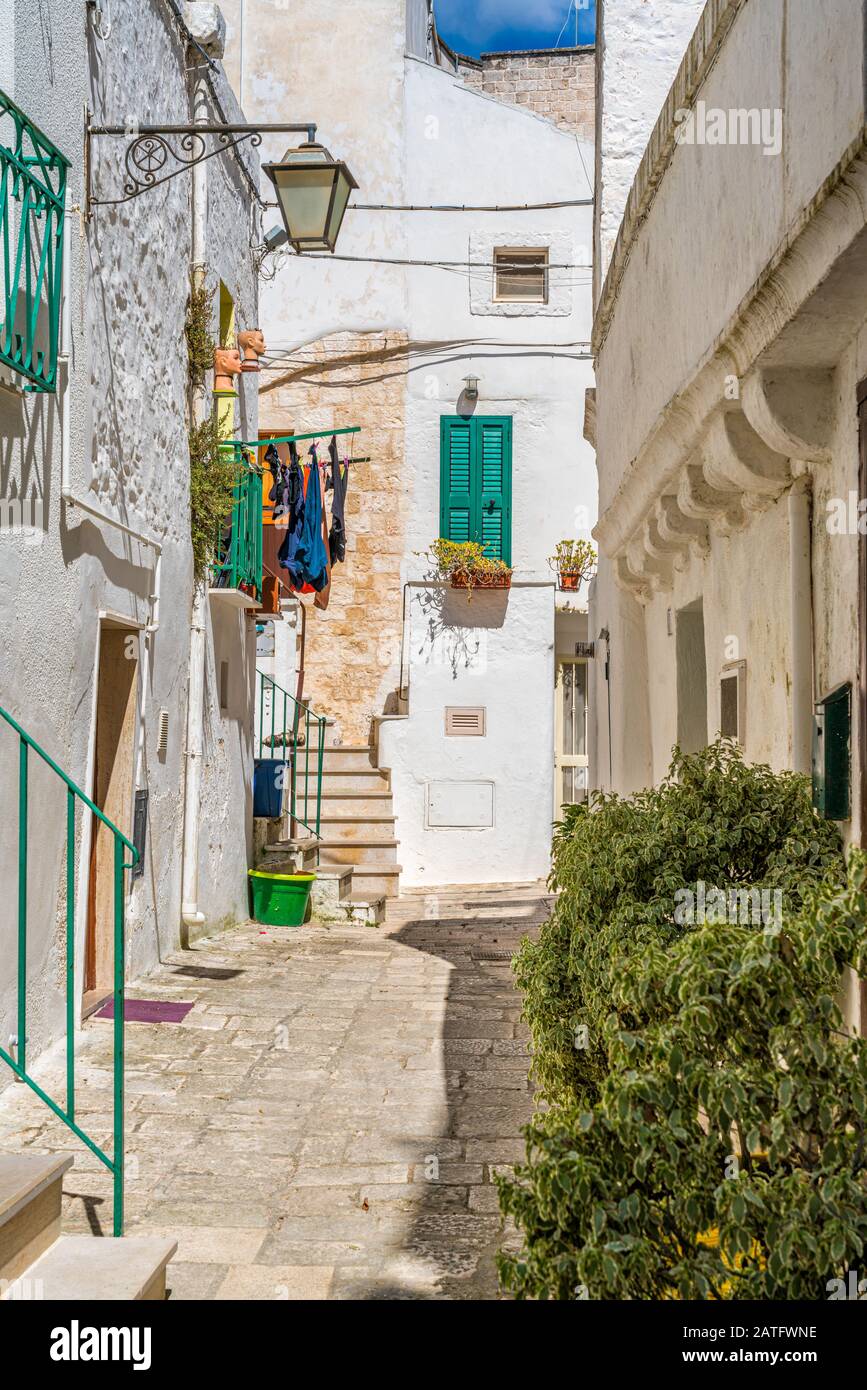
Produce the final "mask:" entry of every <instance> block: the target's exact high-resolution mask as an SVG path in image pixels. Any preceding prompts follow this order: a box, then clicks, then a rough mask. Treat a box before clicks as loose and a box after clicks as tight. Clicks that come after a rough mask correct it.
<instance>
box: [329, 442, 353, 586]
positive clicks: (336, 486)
mask: <svg viewBox="0 0 867 1390" xmlns="http://www.w3.org/2000/svg"><path fill="white" fill-rule="evenodd" d="M328 452H329V454H330V456H331V475H330V477H329V481H328V486H329V488H330V489H331V490H332V492H333V494H334V495H333V497H332V499H331V530H330V532H329V533H328V553H329V555H330V556H331V563H332V565H335V564H337V563H338V562H340V563H341V564H342V563H343V561H344V560H345V559H346V512H345V506H346V493H347V490H348V488H349V469H348V468H344V469H343V473H342V476H341V469H340V461H339V459H338V457H337V436H336V435H332V436H331V443H330V444H329V446H328Z"/></svg>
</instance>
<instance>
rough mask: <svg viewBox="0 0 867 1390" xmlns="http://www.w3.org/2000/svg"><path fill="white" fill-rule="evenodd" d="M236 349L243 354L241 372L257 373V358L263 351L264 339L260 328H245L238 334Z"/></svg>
mask: <svg viewBox="0 0 867 1390" xmlns="http://www.w3.org/2000/svg"><path fill="white" fill-rule="evenodd" d="M238 347H239V348H240V349H241V351H242V352H243V354H244V358H243V361H242V362H241V371H242V372H258V370H259V358H260V357H261V356H262V353H263V352H264V351H265V339H264V337H263V334H262V330H261V328H246V329H245V330H244V332H243V333H239V334H238Z"/></svg>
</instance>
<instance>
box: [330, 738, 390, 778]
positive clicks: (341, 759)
mask: <svg viewBox="0 0 867 1390" xmlns="http://www.w3.org/2000/svg"><path fill="white" fill-rule="evenodd" d="M323 766H324V767H325V768H327V769H328V770H329V771H330V772H347V771H350V770H351V771H358V772H370V771H371V770H373V771H374V772H376V771H378V770H379V769H378V768H377V766H376V749H375V748H371V747H370V745H369V744H367V743H338V744H333V745H330V746H329V747H326V749H325V753H324V756H323Z"/></svg>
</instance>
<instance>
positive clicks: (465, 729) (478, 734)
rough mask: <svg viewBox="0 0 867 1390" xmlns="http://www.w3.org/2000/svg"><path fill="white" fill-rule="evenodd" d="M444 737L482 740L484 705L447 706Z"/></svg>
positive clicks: (483, 732) (483, 734) (483, 733)
mask: <svg viewBox="0 0 867 1390" xmlns="http://www.w3.org/2000/svg"><path fill="white" fill-rule="evenodd" d="M446 735H447V737H449V738H484V736H485V707H484V705H466V706H460V705H447V706H446Z"/></svg>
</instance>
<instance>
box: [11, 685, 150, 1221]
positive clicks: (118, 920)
mask: <svg viewBox="0 0 867 1390" xmlns="http://www.w3.org/2000/svg"><path fill="white" fill-rule="evenodd" d="M0 718H2V719H4V720H5V721H6V723H7V724H8V725H9V726H10V727H11V728H12V729H14V730H15V732H16V734H17V735H18V990H17V994H18V999H17V1003H18V1040H17V1057H12V1056H10V1054H9V1053H8V1052H6V1051H4V1049H3V1048H2V1047H0V1058H2V1060H3V1061H4V1062H6V1063H7V1065H8V1066H10V1067H11V1068H12V1070H13V1071H14V1073H15V1075H16V1076H17V1077H18V1078H19V1080H21V1081H23V1082H25V1083H26V1084H27V1085H28V1086H29V1087H30V1089H31V1090H32V1091H34V1092H35V1093H36V1095H37V1096H39V1099H40V1100H42V1101H44V1103H45V1104H46V1105H47V1106H48V1107H49V1109H51V1110H53V1112H54V1114H55V1115H57V1117H58V1118H59V1119H61V1120H62V1121H63V1123H64V1124H65V1125H66V1126H67V1128H68V1129H70V1130H72V1133H73V1134H75V1135H76V1136H77V1138H79V1139H80V1140H81V1141H82V1143H83V1144H86V1145H87V1147H88V1148H89V1149H90V1151H91V1153H94V1154H96V1157H97V1158H98V1159H99V1160H100V1162H101V1163H104V1164H105V1166H106V1168H107V1169H108V1170H109V1172H110V1173H111V1174H112V1177H113V1179H114V1207H113V1223H114V1234H115V1235H116V1236H122V1235H123V1171H124V1113H123V1111H124V1086H123V1079H124V1078H123V1067H124V997H125V985H124V962H125V953H124V882H123V875H124V870H125V869H131V868H133V867H134V865H135V864H137V863H138V859H139V855H138V851H137V850H136V848H135V846H134V845H133V844H132V843H131V842H130V841H129V840H128V839H127V838H126V836H125V835H124V834H123V833H122V832H121V831H120V830H118V828H117V826H116V825H114V824H113V823H112V822H111V821H110V820H109V819H108V816H106V815H104V814H103V812H102V811H100V809H99V807H98V806H95V805H94V804H93V802H92V801H91V799H90V797H89V796H86V795H85V793H84V792H83V791H82V790H81V788H80V787H78V786H76V784H75V782H73V780H72V778H71V777H68V776H67V775H66V773H65V772H64V771H63V769H62V768H60V767H58V766H57V763H56V762H55V761H54V759H53V758H51V757H49V755H48V754H47V753H46V752H45V751H44V749H42V748H40V747H39V744H38V743H37V742H36V740H35V739H33V738H31V737H30V735H29V734H28V733H26V732H25V730H24V729H22V727H21V725H20V724H19V723H18V721H17V720H16V719H13V717H12V715H11V714H9V713H8V711H6V710H5V709H3V707H2V706H0ZM31 748H32V749H33V751H34V753H37V754H38V755H39V757H40V758H41V759H42V761H43V762H44V763H46V764H47V765H48V767H50V768H51V770H52V772H55V773H56V774H57V776H58V777H59V778H60V779H61V781H62V782H64V783H65V785H66V1109H65V1110H64V1109H62V1108H61V1106H59V1105H58V1104H57V1102H56V1101H55V1100H52V1098H51V1096H49V1095H47V1094H46V1092H45V1091H43V1089H42V1087H41V1086H39V1085H38V1084H37V1083H36V1081H34V1079H33V1077H32V1076H28V1074H27V886H28V855H27V848H28V846H27V829H28V826H27V811H28V791H29V768H28V762H29V750H30V749H31ZM76 800H78V801H80V802H81V803H82V805H83V806H85V807H87V809H88V810H90V811H91V812H92V813H93V815H95V816H96V817H97V818H98V819H99V820H100V821H102V823H103V825H105V826H106V827H107V828H108V829H109V830H110V831H111V833H112V835H113V836H114V989H113V995H114V1145H113V1152H112V1157H111V1158H109V1157H108V1154H106V1153H104V1152H103V1150H102V1149H101V1148H100V1147H99V1145H98V1144H96V1143H95V1142H94V1141H93V1140H92V1139H91V1138H90V1136H89V1135H87V1134H85V1132H84V1130H83V1129H81V1128H80V1126H79V1125H77V1124H76V1123H75V809H76V808H75V803H76ZM125 850H129V852H130V854H131V855H132V859H131V861H130V863H128V864H127V863H124V851H125Z"/></svg>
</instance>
